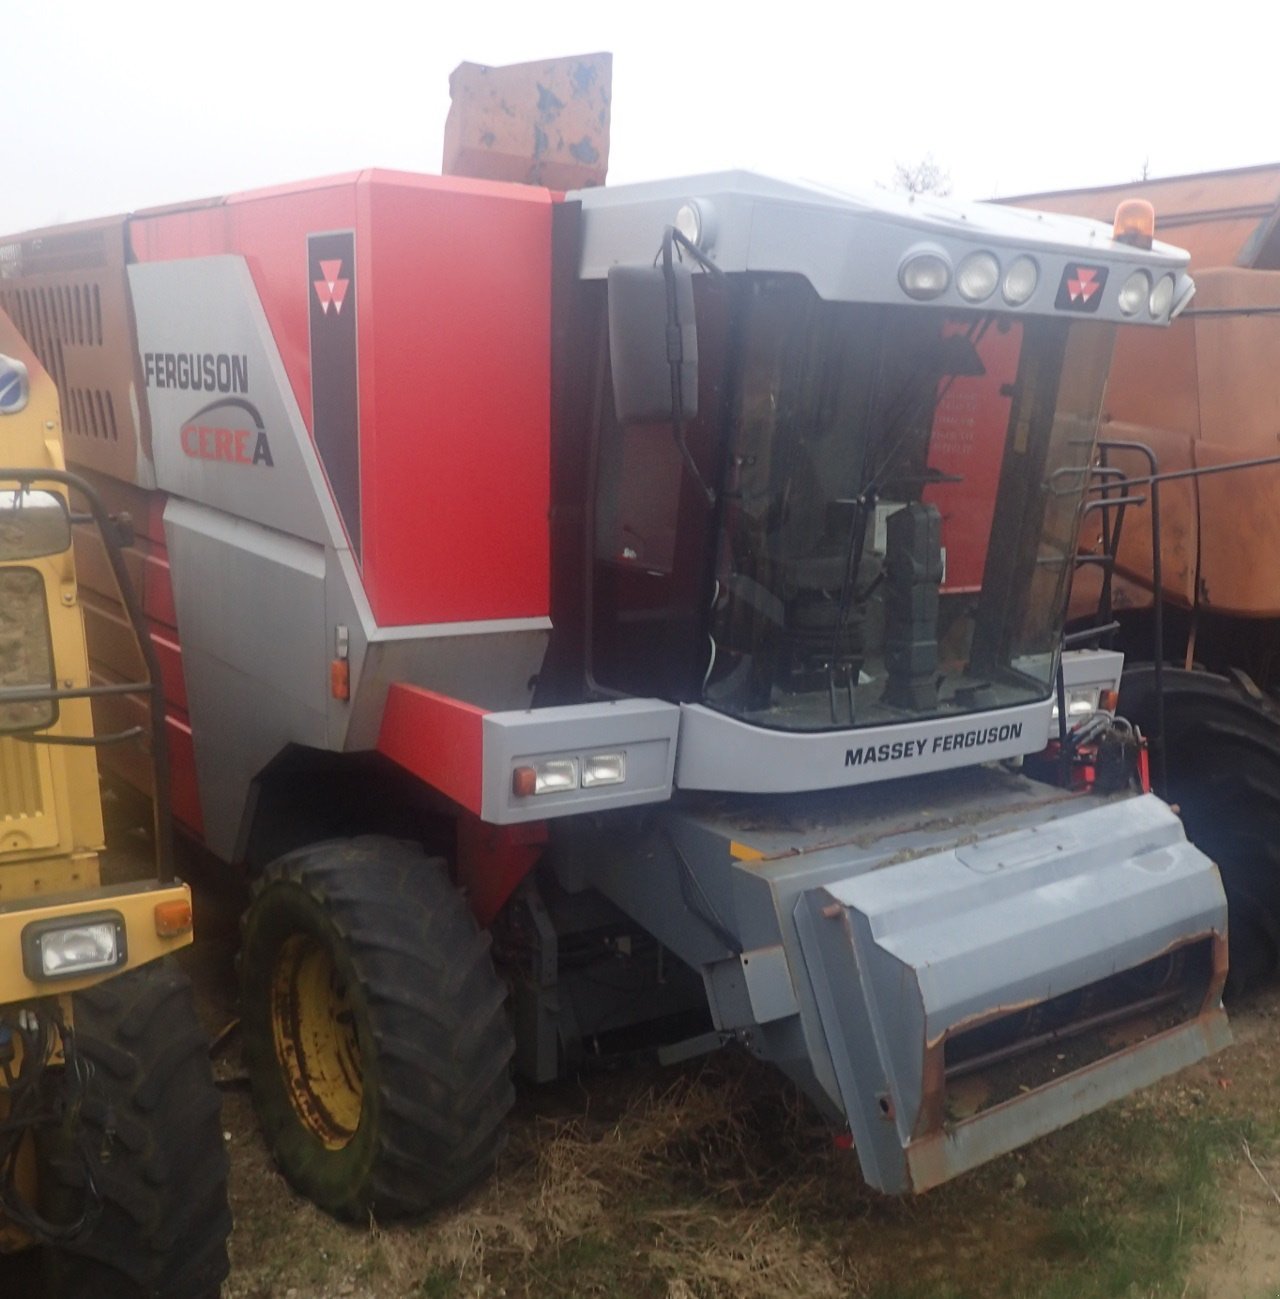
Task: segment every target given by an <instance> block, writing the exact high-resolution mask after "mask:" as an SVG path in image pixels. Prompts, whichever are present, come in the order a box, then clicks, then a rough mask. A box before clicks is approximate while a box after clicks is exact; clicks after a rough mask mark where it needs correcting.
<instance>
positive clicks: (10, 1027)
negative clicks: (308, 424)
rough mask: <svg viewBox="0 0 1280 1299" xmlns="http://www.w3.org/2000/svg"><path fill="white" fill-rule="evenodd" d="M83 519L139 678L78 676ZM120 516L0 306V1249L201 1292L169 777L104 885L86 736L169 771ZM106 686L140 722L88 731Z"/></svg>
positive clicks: (98, 1298) (215, 1165) (190, 1033)
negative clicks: (128, 868)
mask: <svg viewBox="0 0 1280 1299" xmlns="http://www.w3.org/2000/svg"><path fill="white" fill-rule="evenodd" d="M62 306H68V307H70V308H71V309H73V310H77V311H78V310H82V309H83V310H88V309H89V304H83V305H82V304H80V303H78V302H77V303H75V304H53V309H61V307H62ZM75 525H82V526H80V527H79V528H78V529H76V534H77V535H76V547H75V549H78V550H80V552H81V558H82V560H83V561H84V562H86V563H90V564H96V565H101V564H103V563H105V564H106V565H107V566H108V570H109V571H110V572H112V573H114V575H115V577H116V579H117V581H118V583H119V585H120V597H121V601H122V604H123V607H124V609H125V610H126V611H127V613H128V616H129V622H130V623H131V624H132V631H133V633H134V635H135V637H136V639H137V647H138V652H139V662H140V663H145V664H146V666H147V676H148V678H149V679H148V680H144V681H119V682H108V683H103V682H91V680H90V677H89V668H88V658H87V654H86V650H85V638H84V627H83V619H82V611H81V604H80V596H79V592H78V589H77V585H76V566H75V558H74V551H73V544H72V543H73V527H74V526H75ZM128 527H129V525H128V522H127V520H123V519H113V518H110V517H109V516H108V515H107V513H106V510H105V509H104V507H103V505H102V503H101V501H100V500H99V499H98V497H97V495H96V493H95V492H94V491H93V490H92V488H90V487H89V485H88V484H86V483H84V482H83V481H82V480H80V479H78V478H77V477H76V476H75V475H73V474H68V473H67V472H66V470H65V466H64V464H63V459H62V445H61V433H60V423H59V410H58V398H57V393H56V392H55V390H54V386H53V383H52V381H51V380H50V379H49V377H48V375H47V374H46V373H45V372H44V370H43V369H42V368H41V367H40V365H39V362H38V361H37V360H36V358H35V356H34V355H33V354H32V352H31V351H30V349H29V348H28V347H27V345H26V343H25V342H24V341H23V339H22V337H21V335H20V334H19V333H18V331H17V330H16V329H15V328H14V327H13V325H12V323H11V322H10V321H9V319H8V318H7V317H6V316H5V315H4V313H3V312H0V1255H3V1254H7V1253H13V1252H16V1251H18V1250H22V1249H26V1248H28V1247H30V1246H32V1245H36V1244H40V1245H43V1246H45V1247H46V1259H47V1269H46V1274H47V1278H48V1281H49V1284H50V1289H51V1292H52V1293H53V1294H54V1295H55V1296H58V1299H81V1297H83V1299H89V1296H92V1297H93V1299H116V1297H118V1299H141V1296H164V1299H207V1296H211V1295H216V1294H217V1293H218V1290H219V1288H220V1285H221V1282H222V1279H223V1278H224V1276H225V1275H226V1272H227V1257H226V1236H227V1233H228V1230H229V1215H228V1210H227V1199H226V1166H227V1161H226V1155H225V1152H224V1150H223V1143H222V1132H221V1124H220V1122H219V1119H218V1095H217V1092H216V1089H215V1088H214V1084H213V1078H212V1072H211V1069H210V1065H209V1059H208V1052H207V1047H206V1043H205V1041H204V1038H203V1035H202V1034H201V1032H200V1030H199V1026H198V1022H197V1019H196V1016H195V1012H194V1007H193V1004H192V998H191V988H190V985H189V983H188V982H187V979H186V976H185V975H184V974H183V973H182V971H181V970H180V969H179V968H178V967H177V965H176V964H175V963H174V962H173V961H172V960H171V959H167V958H169V957H170V956H171V955H172V953H174V952H175V951H177V950H178V949H179V948H182V947H184V946H186V945H187V944H189V943H190V942H191V940H192V915H191V895H190V891H189V890H188V888H187V886H186V885H185V884H182V883H179V882H176V881H175V879H174V877H173V853H172V835H171V829H170V824H169V816H168V799H167V797H166V791H165V790H164V789H163V787H162V783H158V784H157V798H156V807H157V815H156V822H157V824H156V835H155V844H156V857H157V863H158V870H157V873H156V878H155V879H153V880H149V881H144V882H136V881H135V882H130V883H127V884H103V882H102V876H101V870H100V864H99V860H100V859H99V854H100V852H101V851H102V848H103V825H102V809H101V802H100V798H99V792H98V774H97V760H96V756H95V747H96V746H98V745H101V744H109V743H131V742H132V743H136V742H139V741H144V742H149V743H150V746H151V756H152V759H153V761H155V762H156V765H157V773H158V776H159V780H160V781H161V782H162V781H163V775H162V774H161V773H165V772H167V766H168V764H167V762H166V761H165V760H164V759H165V754H164V751H163V747H164V726H163V695H162V692H161V689H160V683H159V671H158V668H157V666H156V660H155V654H154V651H153V649H152V647H151V645H150V641H149V637H148V635H147V631H146V626H145V623H144V621H143V617H142V614H141V611H140V607H139V604H138V601H137V598H136V596H135V595H134V593H133V590H132V585H131V583H130V581H129V575H128V571H127V569H126V567H125V563H124V560H123V558H122V552H121V544H120V542H121V536H122V534H125V533H127V531H128ZM128 630H129V628H128V627H122V632H126V633H127V631H128ZM107 694H116V695H120V694H131V695H134V696H137V695H143V696H146V695H147V694H150V696H151V701H152V707H151V714H152V719H153V724H152V727H151V729H150V734H149V735H147V734H144V732H143V728H141V727H134V728H132V729H129V730H126V731H123V732H121V733H119V734H115V735H99V736H96V737H95V736H94V734H93V721H92V717H91V713H90V705H91V700H92V699H93V698H94V697H95V696H100V695H107ZM3 1267H4V1263H3V1261H0V1268H3ZM0 1292H6V1287H5V1285H4V1283H3V1280H2V1279H0Z"/></svg>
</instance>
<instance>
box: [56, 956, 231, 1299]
mask: <svg viewBox="0 0 1280 1299" xmlns="http://www.w3.org/2000/svg"><path fill="white" fill-rule="evenodd" d="M73 1013H74V1018H75V1041H76V1048H77V1051H78V1053H79V1055H80V1056H81V1058H82V1060H84V1061H86V1062H88V1063H89V1064H90V1065H91V1066H92V1076H91V1077H90V1079H89V1081H88V1082H87V1084H85V1091H84V1101H83V1104H82V1107H81V1110H80V1125H81V1126H80V1128H79V1129H78V1130H77V1131H75V1132H72V1131H69V1130H65V1129H64V1130H61V1131H59V1132H58V1133H57V1134H56V1135H54V1136H53V1137H51V1138H50V1139H49V1140H47V1141H44V1142H42V1144H43V1147H44V1148H43V1150H42V1161H41V1162H42V1166H41V1170H40V1181H41V1198H42V1201H43V1202H44V1204H45V1206H46V1212H47V1213H48V1215H49V1216H50V1217H52V1218H53V1219H54V1220H55V1221H64V1222H65V1221H71V1220H74V1219H75V1218H77V1217H78V1216H79V1214H80V1212H81V1210H82V1209H83V1208H84V1206H85V1204H86V1196H87V1194H88V1186H87V1176H86V1164H85V1160H84V1157H83V1156H82V1155H81V1154H80V1153H79V1152H80V1150H86V1151H88V1152H89V1154H90V1163H89V1167H88V1173H89V1174H91V1175H92V1179H93V1182H94V1185H95V1186H96V1187H97V1191H98V1194H99V1196H100V1198H101V1208H100V1212H99V1215H98V1217H97V1219H96V1222H95V1223H94V1225H93V1227H92V1228H91V1230H90V1232H89V1234H88V1236H87V1237H86V1238H85V1239H84V1240H83V1241H82V1242H80V1243H78V1244H77V1245H75V1246H74V1248H72V1247H67V1248H60V1249H57V1250H50V1251H49V1253H48V1257H47V1267H46V1276H47V1285H48V1293H49V1294H50V1295H51V1296H53V1297H54V1299H208V1297H210V1296H215V1295H217V1294H218V1292H219V1289H220V1287H221V1284H222V1281H223V1279H224V1278H225V1277H226V1275H227V1270H228V1265H227V1236H228V1234H229V1233H230V1230H231V1215H230V1212H229V1210H228V1208H227V1155H226V1150H225V1148H224V1146H223V1140H222V1124H221V1121H220V1117H219V1109H220V1099H219V1096H218V1092H217V1089H216V1087H215V1086H214V1081H213V1072H212V1069H211V1068H210V1065H209V1056H208V1043H207V1041H206V1040H205V1037H204V1034H203V1033H202V1032H201V1031H200V1026H199V1023H198V1021H197V1019H196V1014H195V1006H194V1002H193V1000H192V995H191V985H190V983H189V982H188V980H187V977H186V975H185V974H184V973H183V972H182V971H181V970H180V969H179V968H178V967H177V965H176V964H174V963H173V962H171V961H169V960H167V959H166V960H162V961H155V962H152V963H150V964H148V965H143V966H140V967H139V968H137V969H134V970H130V971H128V972H127V973H125V974H122V975H120V976H118V977H117V978H114V979H110V980H108V981H107V982H105V983H101V984H99V985H98V986H97V987H94V988H90V989H88V990H87V991H85V992H79V993H76V994H75V997H74V1012H73Z"/></svg>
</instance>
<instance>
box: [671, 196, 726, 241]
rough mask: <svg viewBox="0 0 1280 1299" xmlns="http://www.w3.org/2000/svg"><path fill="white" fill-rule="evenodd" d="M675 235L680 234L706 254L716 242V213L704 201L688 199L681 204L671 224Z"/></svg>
mask: <svg viewBox="0 0 1280 1299" xmlns="http://www.w3.org/2000/svg"><path fill="white" fill-rule="evenodd" d="M672 225H674V226H675V229H676V233H677V234H682V235H683V236H684V237H685V238H686V239H687V240H688V241H689V242H690V243H691V244H692V245H693V246H694V247H695V248H696V249H698V251H699V252H704V253H705V252H706V251H707V250H708V249H709V248H710V247H711V245H712V244H714V243H715V241H716V213H715V209H714V208H713V207H712V205H711V204H710V203H708V202H706V200H705V199H690V200H689V201H688V202H687V203H681V204H680V207H679V210H678V211H677V212H676V219H675V220H674V221H673V222H672Z"/></svg>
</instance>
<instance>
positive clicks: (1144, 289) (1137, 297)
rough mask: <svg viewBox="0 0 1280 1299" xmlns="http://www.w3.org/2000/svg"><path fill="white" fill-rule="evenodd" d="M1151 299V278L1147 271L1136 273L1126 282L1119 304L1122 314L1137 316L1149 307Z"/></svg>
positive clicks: (1121, 291)
mask: <svg viewBox="0 0 1280 1299" xmlns="http://www.w3.org/2000/svg"><path fill="white" fill-rule="evenodd" d="M1150 297H1151V276H1149V275H1148V274H1147V273H1146V271H1134V273H1133V274H1132V275H1130V276H1129V278H1128V279H1127V280H1125V282H1124V287H1123V288H1122V289H1121V290H1120V297H1119V298H1118V299H1117V302H1118V304H1119V307H1120V314H1121V315H1123V316H1136V315H1137V314H1138V312H1139V311H1141V310H1142V308H1143V307H1145V306H1146V305H1147V302H1148V299H1149V298H1150Z"/></svg>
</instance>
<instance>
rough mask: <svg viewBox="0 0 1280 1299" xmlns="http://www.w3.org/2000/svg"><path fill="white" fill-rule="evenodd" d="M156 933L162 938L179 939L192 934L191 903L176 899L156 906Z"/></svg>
mask: <svg viewBox="0 0 1280 1299" xmlns="http://www.w3.org/2000/svg"><path fill="white" fill-rule="evenodd" d="M155 916H156V933H157V935H159V937H161V938H177V937H178V935H179V934H189V933H190V932H191V903H190V902H189V901H188V900H187V899H186V898H174V899H172V900H171V901H169V902H157V903H156V905H155Z"/></svg>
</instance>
